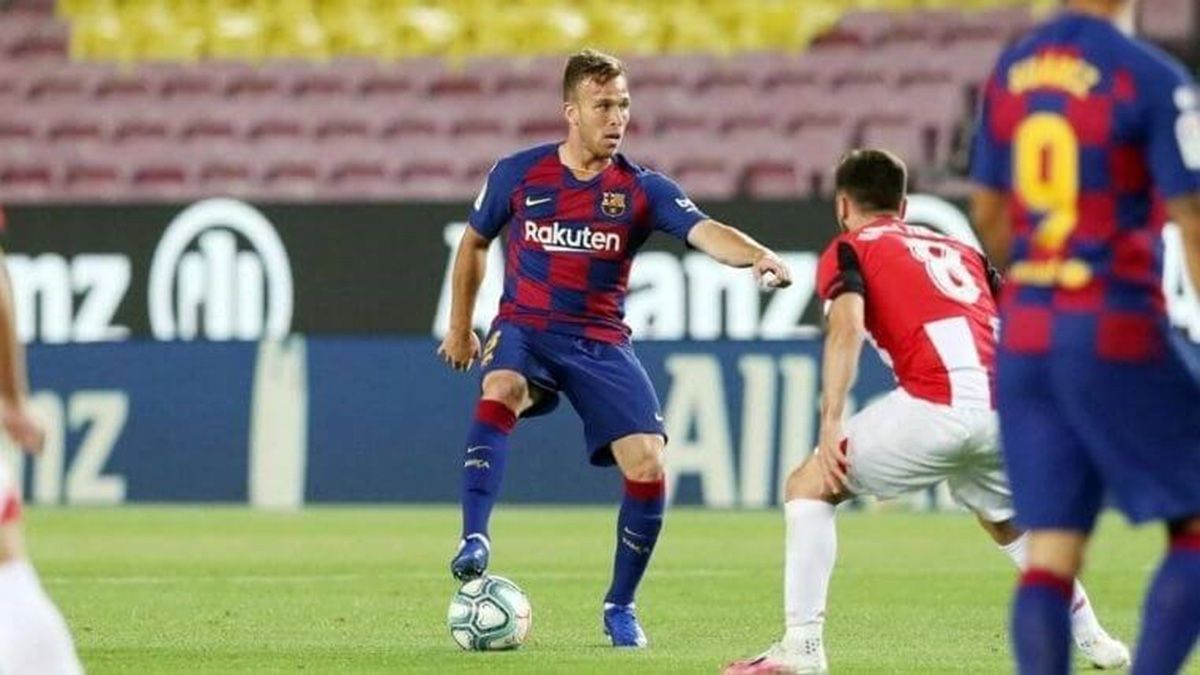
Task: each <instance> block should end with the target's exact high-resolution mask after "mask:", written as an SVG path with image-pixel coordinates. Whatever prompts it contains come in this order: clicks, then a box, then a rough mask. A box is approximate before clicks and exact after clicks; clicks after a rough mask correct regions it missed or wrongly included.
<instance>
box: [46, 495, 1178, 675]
mask: <svg viewBox="0 0 1200 675" xmlns="http://www.w3.org/2000/svg"><path fill="white" fill-rule="evenodd" d="M614 518H615V515H614V511H613V509H562V508H553V509H552V508H520V507H502V508H500V509H499V510H498V514H497V516H496V518H495V522H494V525H493V536H494V538H495V540H496V548H495V554H494V556H493V560H492V570H493V571H494V572H496V573H497V574H503V575H505V576H508V577H510V578H511V579H513V580H514V581H516V582H517V583H518V584H520V585H521V586H522V587H523V588H524V589H525V590H526V592H527V593H528V594H529V596H530V598H531V600H532V603H533V607H534V629H533V634H532V637H531V639H530V642H529V643H528V644H526V645H525V646H524V647H523V648H522V649H520V650H518V651H516V652H511V653H496V654H471V653H464V652H460V651H459V650H458V649H457V647H455V646H454V644H453V642H452V641H451V639H450V636H449V633H448V632H447V630H446V627H445V611H446V606H447V603H448V601H449V598H450V595H451V593H452V592H453V590H454V588H455V586H454V584H453V583H452V581H451V580H450V577H449V575H448V572H447V568H446V564H447V562H448V558H449V555H450V553H451V552H452V548H453V545H454V543H455V542H454V538H455V537H456V534H457V528H458V515H457V511H456V510H454V509H450V508H441V507H438V508H434V507H429V508H425V507H417V508H371V509H360V508H314V509H308V510H306V511H303V512H302V513H298V514H271V513H256V512H252V511H249V510H245V509H234V508H203V509H200V508H195V509H184V508H166V507H163V508H132V507H129V508H121V509H113V510H92V509H64V510H47V509H37V508H31V509H29V515H28V518H27V524H28V528H27V529H28V532H27V534H28V537H29V539H30V544H31V548H32V551H33V554H34V556H35V561H36V563H37V566H38V568H39V570H40V572H41V574H42V576H43V579H44V582H45V585H46V587H47V588H48V590H49V591H50V593H51V594H52V595H53V596H54V598H55V600H56V601H57V602H58V603H59V604H60V605H61V607H62V608H63V611H64V613H65V614H66V616H67V618H68V620H69V622H70V624H71V626H72V629H73V630H74V632H75V636H76V640H77V642H78V646H79V650H80V653H81V656H82V658H83V660H84V662H85V664H86V665H87V666H88V668H89V672H92V673H118V672H119V673H181V672H187V673H197V672H200V673H268V672H317V673H326V672H339V673H341V672H347V673H349V672H355V673H357V672H427V673H456V672H478V671H480V670H482V669H485V668H486V669H487V671H488V672H489V673H536V672H546V673H561V672H571V673H590V672H596V673H600V672H604V673H611V672H623V673H654V672H664V673H666V672H669V673H713V672H717V671H718V668H719V666H720V665H721V664H723V663H725V662H727V661H729V660H730V659H732V658H735V657H739V656H742V655H747V654H750V653H753V652H756V651H758V650H759V649H761V648H763V647H765V646H766V645H767V644H768V643H769V642H770V641H772V640H774V639H776V638H777V637H778V634H779V632H780V626H781V622H782V619H781V616H782V607H781V599H780V587H781V579H782V576H781V568H780V565H781V560H782V537H783V523H782V518H781V517H780V515H779V514H778V513H777V512H774V511H767V512H722V511H702V510H693V509H684V508H679V509H673V510H672V511H671V512H670V514H669V517H668V521H667V526H666V528H665V530H664V533H663V537H662V539H661V540H660V542H659V548H658V551H657V553H656V558H655V560H654V562H653V563H652V565H651V569H650V572H649V575H648V577H647V579H646V582H645V584H644V586H643V592H642V593H641V595H640V597H639V607H640V611H641V616H642V618H643V623H644V625H645V627H646V630H647V633H648V634H649V636H650V639H651V648H650V649H648V650H644V651H641V652H616V651H615V650H613V649H612V648H611V647H608V646H606V643H605V642H604V639H603V637H602V635H601V633H600V626H599V608H600V599H601V598H602V596H603V594H604V591H605V588H606V586H607V583H608V577H609V571H610V566H611V555H612V547H613V539H614V535H613V529H612V528H613V521H614ZM838 529H839V539H840V541H839V560H838V567H837V569H836V571H835V574H834V578H833V584H832V589H831V597H830V607H829V615H828V619H827V628H826V643H827V650H828V652H829V657H830V660H831V665H832V667H833V668H834V671H835V672H837V673H839V674H845V673H940V672H959V673H962V672H968V673H1006V672H1011V671H1012V667H1011V665H1010V662H1009V657H1008V648H1007V636H1006V631H1005V626H1006V623H1007V605H1008V600H1009V594H1010V592H1011V589H1012V586H1013V582H1014V578H1015V576H1014V570H1013V569H1012V567H1011V564H1010V563H1009V561H1008V560H1007V558H1006V557H1004V556H1003V555H1002V554H1001V553H1000V552H998V551H997V550H996V549H995V547H994V546H993V545H992V544H991V543H990V542H989V541H988V540H987V539H986V537H985V535H984V534H983V532H982V531H981V530H979V529H978V527H977V526H976V525H975V524H974V522H973V520H972V519H971V518H969V517H968V516H965V515H955V514H944V515H932V514H898V513H870V514H861V513H843V514H842V515H841V516H839V525H838ZM1161 550H1162V535H1161V534H1160V533H1159V532H1157V531H1155V530H1153V529H1143V530H1138V531H1134V530H1130V529H1128V528H1127V527H1126V526H1125V525H1124V524H1123V523H1122V522H1120V521H1118V520H1116V519H1109V520H1106V521H1105V522H1104V527H1103V528H1102V529H1101V532H1100V537H1099V539H1098V541H1097V545H1096V546H1095V548H1094V551H1093V554H1092V556H1091V560H1090V567H1089V570H1088V573H1087V575H1086V577H1085V583H1086V584H1087V586H1088V590H1089V592H1090V593H1091V596H1092V599H1093V601H1094V603H1095V604H1096V606H1097V607H1098V609H1099V611H1100V616H1101V619H1102V620H1103V621H1104V623H1105V624H1106V626H1107V627H1108V628H1109V630H1110V631H1111V632H1113V633H1114V634H1116V635H1119V636H1121V637H1123V638H1125V639H1127V640H1128V639H1129V638H1130V637H1131V636H1132V635H1133V631H1134V627H1135V624H1136V621H1137V615H1138V607H1139V605H1140V597H1141V593H1142V591H1143V589H1144V587H1145V585H1146V583H1148V577H1149V575H1150V574H1151V572H1152V567H1153V566H1154V564H1155V560H1156V558H1157V556H1158V555H1159V552H1160V551H1161ZM1193 661H1196V660H1195V659H1194V660H1193ZM1080 665H1082V663H1080ZM1196 665H1197V664H1195V663H1193V670H1192V671H1189V672H1195V671H1200V669H1198V668H1196Z"/></svg>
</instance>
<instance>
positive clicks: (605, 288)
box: [469, 143, 708, 343]
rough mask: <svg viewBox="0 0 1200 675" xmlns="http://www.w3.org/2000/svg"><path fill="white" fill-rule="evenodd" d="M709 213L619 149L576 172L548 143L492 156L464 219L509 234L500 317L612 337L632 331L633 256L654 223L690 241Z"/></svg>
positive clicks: (484, 231) (489, 232) (491, 233)
mask: <svg viewBox="0 0 1200 675" xmlns="http://www.w3.org/2000/svg"><path fill="white" fill-rule="evenodd" d="M707 217H708V216H706V215H705V214H704V213H703V212H701V211H700V209H699V208H698V207H697V206H696V205H695V204H694V203H693V202H692V200H690V199H688V197H687V195H686V194H684V192H683V190H682V189H680V187H679V186H678V185H677V184H675V182H674V181H672V180H671V179H670V178H667V177H666V176H664V175H662V174H660V173H657V172H654V171H650V170H648V169H645V168H642V167H640V166H638V165H636V164H634V163H633V162H630V161H629V160H628V159H626V158H625V157H624V156H623V155H620V154H618V155H616V156H615V158H614V161H613V162H612V163H611V164H610V165H609V166H608V167H606V168H605V169H604V170H603V171H601V172H600V173H599V174H597V175H596V176H594V177H592V178H591V179H589V180H586V181H583V180H579V179H578V178H576V177H575V175H574V174H573V173H571V170H570V169H568V168H567V167H566V166H564V165H563V163H562V162H561V161H560V160H559V156H558V144H557V143H551V144H547V145H540V146H537V147H534V148H529V149H527V150H523V151H521V152H518V153H516V154H514V155H510V156H508V157H505V158H504V159H501V160H500V161H499V162H497V163H496V166H495V167H493V168H492V170H491V173H490V174H488V178H487V182H486V183H484V186H483V189H482V190H481V191H480V193H479V197H478V198H476V200H475V207H474V209H473V210H472V211H471V217H470V219H469V223H470V225H471V227H473V228H475V231H477V232H478V233H479V234H480V235H482V236H484V237H486V238H488V239H492V238H495V237H496V236H497V235H499V234H500V233H501V232H504V233H505V236H506V240H507V241H506V243H505V270H504V293H503V295H502V296H501V298H500V313H499V316H498V318H499V319H501V320H506V321H512V322H513V323H517V324H519V325H524V326H529V327H532V328H537V329H540V330H546V331H551V332H557V333H565V334H568V335H579V336H582V337H586V338H590V339H593V340H600V341H603V342H610V343H618V342H623V341H625V340H627V339H628V338H629V327H628V326H626V325H625V322H624V317H625V296H626V294H627V293H628V290H629V269H630V267H631V265H632V263H633V256H634V254H635V253H636V252H637V250H638V249H639V248H640V247H641V246H642V244H644V243H645V241H646V239H647V238H649V237H650V234H651V233H653V232H654V231H655V230H661V231H664V232H667V233H669V234H671V235H674V236H676V237H678V238H680V239H683V240H685V241H686V240H687V235H688V232H689V231H690V230H691V229H692V227H693V226H695V225H696V223H698V222H700V221H701V220H704V219H705V218H707Z"/></svg>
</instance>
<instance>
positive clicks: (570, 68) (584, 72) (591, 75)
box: [563, 49, 625, 101]
mask: <svg viewBox="0 0 1200 675" xmlns="http://www.w3.org/2000/svg"><path fill="white" fill-rule="evenodd" d="M624 74H625V64H624V63H622V62H621V59H618V58H617V57H615V56H613V55H611V54H605V53H604V52H601V51H596V50H595V49H584V50H582V51H579V52H576V53H575V54H572V55H571V56H569V57H567V67H566V68H565V69H563V100H564V101H568V100H570V99H571V97H572V96H574V95H575V88H576V87H578V86H579V84H580V83H581V82H584V81H586V80H594V81H595V82H596V83H597V84H605V83H606V82H608V81H609V80H611V79H613V78H614V77H620V76H621V75H624Z"/></svg>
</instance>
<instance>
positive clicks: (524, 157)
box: [492, 143, 559, 180]
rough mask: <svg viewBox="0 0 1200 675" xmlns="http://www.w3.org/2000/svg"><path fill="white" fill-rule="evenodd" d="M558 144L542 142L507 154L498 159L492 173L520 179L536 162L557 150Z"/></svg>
mask: <svg viewBox="0 0 1200 675" xmlns="http://www.w3.org/2000/svg"><path fill="white" fill-rule="evenodd" d="M558 145H559V144H558V143H542V144H540V145H535V146H532V147H528V148H524V149H521V150H517V151H516V152H513V153H510V154H507V155H505V156H503V157H501V158H500V159H499V160H497V161H496V166H495V167H494V168H493V169H492V174H493V175H501V176H505V177H508V178H512V179H514V180H516V179H520V177H521V176H523V175H524V174H525V173H527V172H528V171H529V169H530V168H531V167H533V166H534V165H535V164H537V163H538V162H540V161H542V160H544V159H546V158H547V157H549V156H550V155H551V154H553V153H555V152H557V151H558Z"/></svg>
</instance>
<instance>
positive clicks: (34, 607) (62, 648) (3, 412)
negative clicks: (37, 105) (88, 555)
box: [0, 254, 83, 675]
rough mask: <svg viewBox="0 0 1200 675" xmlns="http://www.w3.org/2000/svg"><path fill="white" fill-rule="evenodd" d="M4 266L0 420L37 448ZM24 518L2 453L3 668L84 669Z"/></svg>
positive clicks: (32, 674)
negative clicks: (28, 543)
mask: <svg viewBox="0 0 1200 675" xmlns="http://www.w3.org/2000/svg"><path fill="white" fill-rule="evenodd" d="M6 269H7V268H6V267H5V263H4V256H3V254H0V424H2V425H3V426H4V431H5V432H6V433H7V434H8V436H9V438H11V439H12V440H13V441H14V442H15V443H16V444H17V445H18V446H20V448H21V449H22V450H24V451H26V452H30V453H34V454H36V453H39V452H41V451H42V443H43V442H44V441H45V433H44V432H43V430H42V426H41V424H40V423H39V422H38V421H37V420H36V419H35V418H34V417H33V416H32V415H31V414H30V413H29V409H28V407H27V402H26V397H27V395H28V389H29V385H28V383H27V380H26V377H25V350H24V348H23V347H22V345H21V341H20V339H19V338H18V337H17V330H16V324H15V319H14V312H13V296H12V287H11V283H10V282H9V278H8V273H7V271H6ZM20 521H21V502H20V496H19V495H18V494H17V483H16V481H15V480H14V477H13V476H12V473H11V471H10V470H9V466H8V460H7V459H6V458H4V457H0V673H3V674H4V675H73V674H75V673H82V672H83V668H82V667H81V666H80V665H79V659H78V658H77V657H76V656H75V646H74V645H73V644H72V642H71V634H70V632H69V631H68V630H67V624H66V622H65V621H63V618H62V615H61V614H59V613H58V608H56V607H55V606H54V603H53V602H51V600H50V598H49V597H47V596H46V592H45V591H43V590H42V586H41V583H39V582H38V578H37V573H36V572H34V570H33V566H32V565H30V564H29V560H28V558H27V554H26V553H25V540H24V538H23V537H22V535H21V522H20Z"/></svg>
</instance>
